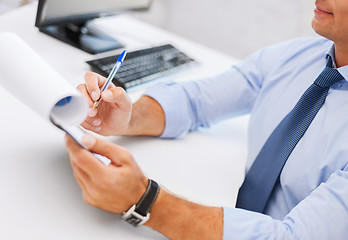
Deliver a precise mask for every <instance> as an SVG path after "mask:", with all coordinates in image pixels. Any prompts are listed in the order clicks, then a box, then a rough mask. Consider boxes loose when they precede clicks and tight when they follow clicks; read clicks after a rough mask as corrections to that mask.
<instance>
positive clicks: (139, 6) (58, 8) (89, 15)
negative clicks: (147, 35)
mask: <svg viewBox="0 0 348 240" xmlns="http://www.w3.org/2000/svg"><path fill="white" fill-rule="evenodd" d="M151 4H152V0H39V4H38V9H37V15H36V22H35V26H36V27H38V28H39V30H40V31H41V32H43V33H46V34H48V35H50V36H52V37H55V38H57V39H59V40H61V41H63V42H65V43H68V44H70V45H72V46H74V47H77V48H79V49H81V50H84V51H86V52H89V53H92V54H96V53H100V52H105V51H109V50H113V49H117V48H122V47H124V46H123V44H122V43H120V42H118V41H117V40H116V39H114V38H112V37H110V36H107V35H101V34H100V33H98V34H97V33H93V31H92V32H91V31H89V30H88V28H87V27H86V22H87V21H89V20H91V19H94V18H99V17H105V16H110V15H115V14H118V13H122V12H127V11H140V10H147V9H149V7H150V6H151Z"/></svg>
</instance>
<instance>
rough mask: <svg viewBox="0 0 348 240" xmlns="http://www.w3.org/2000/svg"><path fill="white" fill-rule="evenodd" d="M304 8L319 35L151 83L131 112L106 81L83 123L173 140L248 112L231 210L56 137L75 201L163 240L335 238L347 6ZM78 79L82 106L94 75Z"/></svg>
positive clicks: (342, 209)
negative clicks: (195, 77) (242, 169)
mask: <svg viewBox="0 0 348 240" xmlns="http://www.w3.org/2000/svg"><path fill="white" fill-rule="evenodd" d="M314 13H315V16H314V18H313V20H312V26H313V29H314V30H315V31H316V32H317V33H318V34H319V35H321V36H322V37H319V38H312V39H296V40H292V41H288V42H285V43H280V44H277V45H275V46H270V47H266V48H264V49H262V50H261V51H259V52H257V53H255V54H254V55H252V56H250V57H249V58H247V59H246V60H245V61H244V62H242V63H240V64H238V65H236V66H233V67H232V68H231V69H230V70H229V71H227V72H225V73H223V74H220V75H218V76H215V77H211V78H207V79H202V80H199V81H191V82H183V83H175V82H169V83H161V84H158V85H156V86H154V87H151V88H150V89H148V90H147V91H146V93H145V94H144V96H143V97H141V98H140V99H139V100H138V101H137V102H135V103H134V104H133V105H132V104H131V101H130V99H129V97H128V96H127V95H126V93H125V92H124V91H123V90H122V89H121V88H118V87H114V86H112V87H111V88H109V90H107V91H105V92H103V93H102V94H101V97H102V99H103V101H102V102H101V104H100V106H99V107H98V108H97V109H95V110H91V111H90V113H89V117H88V118H87V119H86V121H85V122H84V123H83V126H84V127H85V128H87V129H89V130H92V131H95V132H97V133H100V134H102V135H152V136H160V137H162V138H177V137H181V136H183V135H185V134H186V133H188V132H189V131H194V130H195V129H197V128H198V127H209V126H210V125H211V124H212V123H215V122H218V121H220V120H222V119H226V118H229V117H232V116H236V115H240V114H245V113H250V114H251V118H250V123H249V124H250V125H249V140H248V141H249V142H248V159H247V170H246V178H245V181H244V183H243V185H242V186H241V188H240V190H239V194H238V199H237V205H236V208H228V207H221V208H219V207H209V206H203V205H199V204H195V203H192V202H188V201H186V200H183V199H180V198H179V197H176V196H175V195H172V194H170V193H168V192H166V191H165V190H164V189H162V188H160V187H159V186H158V185H157V183H156V182H155V180H153V179H148V178H147V177H145V176H144V174H143V173H142V171H141V169H140V168H139V167H138V166H137V164H136V162H135V160H134V159H133V157H132V155H131V153H130V152H129V151H128V150H127V149H125V148H123V147H121V146H117V145H115V144H112V143H109V142H106V141H103V140H100V139H97V138H95V137H92V136H84V138H83V141H84V143H85V145H86V146H88V148H89V149H90V150H91V151H93V152H96V153H99V154H102V155H105V156H107V157H109V158H110V159H111V160H112V164H111V165H109V166H104V165H102V164H101V163H99V162H98V161H97V160H96V159H95V158H94V157H93V155H92V154H90V153H89V152H88V151H86V150H84V149H81V148H80V147H79V146H77V145H76V144H75V143H74V142H73V141H72V140H71V139H70V138H69V137H66V145H67V148H68V151H69V155H70V158H71V163H72V166H73V170H74V174H75V176H76V179H77V181H78V182H79V184H80V186H81V188H82V192H83V196H84V199H85V201H86V202H87V203H89V204H91V205H93V206H96V207H99V208H101V209H104V210H107V211H110V212H114V213H117V214H122V216H123V218H124V219H125V220H126V221H128V222H130V223H131V224H133V225H140V224H143V223H144V225H147V226H149V227H151V228H153V229H155V230H157V231H159V232H161V233H163V234H164V235H166V236H167V237H168V238H170V239H222V238H224V239H239V240H241V239H242V240H243V239H250V240H251V239H342V240H343V239H346V238H347V236H348V166H347V164H348V137H347V136H348V127H347V126H348V115H347V112H348V92H347V91H348V82H347V80H346V79H348V47H347V46H348V2H347V1H346V0H317V1H316V9H315V11H314ZM85 80H86V84H85V85H80V86H79V87H78V88H79V90H80V91H81V92H82V93H83V94H85V96H86V98H87V99H88V100H89V102H90V105H91V106H92V104H93V101H95V100H96V99H98V98H99V95H100V91H99V87H100V86H101V85H102V84H103V82H104V81H105V79H104V78H102V77H101V76H99V75H96V74H93V73H88V74H87V75H86V78H85ZM226 191H229V189H226ZM147 213H150V218H149V219H147V218H146V216H147Z"/></svg>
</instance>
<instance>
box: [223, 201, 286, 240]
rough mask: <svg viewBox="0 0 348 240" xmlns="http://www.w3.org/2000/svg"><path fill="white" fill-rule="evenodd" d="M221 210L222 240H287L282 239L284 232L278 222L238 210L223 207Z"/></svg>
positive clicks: (259, 214) (255, 213)
mask: <svg viewBox="0 0 348 240" xmlns="http://www.w3.org/2000/svg"><path fill="white" fill-rule="evenodd" d="M223 209H224V233H223V239H224V240H230V239H238V240H254V239H288V238H282V237H284V234H285V231H284V228H283V226H282V224H281V221H279V220H273V219H272V218H271V217H270V216H267V215H264V214H261V213H257V212H252V211H247V210H244V209H240V208H229V207H223ZM274 236H277V237H275V238H274ZM280 236H282V237H280ZM278 237H280V238H278Z"/></svg>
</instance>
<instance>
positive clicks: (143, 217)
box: [121, 179, 160, 227]
mask: <svg viewBox="0 0 348 240" xmlns="http://www.w3.org/2000/svg"><path fill="white" fill-rule="evenodd" d="M159 190H160V187H159V186H158V184H157V183H156V182H155V181H154V180H151V179H149V181H148V185H147V188H146V191H145V193H144V195H143V196H142V197H141V199H140V200H139V202H138V203H137V204H134V205H133V206H132V207H131V208H130V209H128V211H126V212H124V213H123V214H122V217H121V218H122V219H123V220H125V221H126V222H128V223H130V224H132V225H133V226H134V227H136V226H140V225H143V224H144V223H146V221H147V220H149V218H150V210H151V208H152V205H153V204H154V202H155V201H156V198H157V195H158V193H159Z"/></svg>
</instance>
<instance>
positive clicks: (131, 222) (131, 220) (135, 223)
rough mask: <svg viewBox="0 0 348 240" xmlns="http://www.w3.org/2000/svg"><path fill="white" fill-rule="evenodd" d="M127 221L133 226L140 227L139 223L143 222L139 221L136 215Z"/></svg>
mask: <svg viewBox="0 0 348 240" xmlns="http://www.w3.org/2000/svg"><path fill="white" fill-rule="evenodd" d="M126 221H127V222H128V223H130V224H132V225H133V226H138V225H139V223H141V222H142V219H139V218H138V217H136V216H134V215H132V214H131V215H130V216H129V217H128V218H127V219H126Z"/></svg>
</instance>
